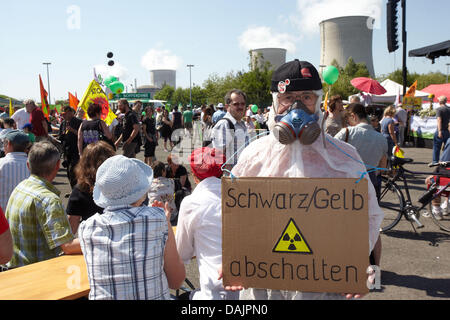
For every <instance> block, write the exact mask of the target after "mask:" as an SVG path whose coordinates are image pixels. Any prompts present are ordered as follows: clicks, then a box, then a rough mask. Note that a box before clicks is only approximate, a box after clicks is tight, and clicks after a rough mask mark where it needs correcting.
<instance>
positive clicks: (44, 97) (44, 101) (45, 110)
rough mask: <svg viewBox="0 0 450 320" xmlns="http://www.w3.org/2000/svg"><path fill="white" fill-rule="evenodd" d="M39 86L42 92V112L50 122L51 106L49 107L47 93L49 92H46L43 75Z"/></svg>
mask: <svg viewBox="0 0 450 320" xmlns="http://www.w3.org/2000/svg"><path fill="white" fill-rule="evenodd" d="M39 86H40V91H41V108H42V112H43V113H44V116H45V117H46V118H47V120H48V119H49V116H48V112H49V111H48V109H49V106H48V102H47V96H48V93H47V91H45V89H44V85H43V84H42V78H41V75H39Z"/></svg>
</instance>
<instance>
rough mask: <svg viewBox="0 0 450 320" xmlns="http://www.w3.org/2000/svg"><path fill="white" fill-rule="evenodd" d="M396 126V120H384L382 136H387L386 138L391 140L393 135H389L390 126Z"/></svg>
mask: <svg viewBox="0 0 450 320" xmlns="http://www.w3.org/2000/svg"><path fill="white" fill-rule="evenodd" d="M391 123H392V124H395V121H394V119H392V118H384V119H383V120H382V121H381V124H380V125H381V134H383V136H385V137H386V138H388V139H390V138H391V134H390V133H389V125H390V124H391Z"/></svg>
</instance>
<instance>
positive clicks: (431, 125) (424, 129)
mask: <svg viewBox="0 0 450 320" xmlns="http://www.w3.org/2000/svg"><path fill="white" fill-rule="evenodd" d="M410 129H411V135H412V136H413V137H417V138H423V139H433V138H434V133H435V132H436V130H437V118H436V117H425V118H421V117H419V116H412V117H411V121H410Z"/></svg>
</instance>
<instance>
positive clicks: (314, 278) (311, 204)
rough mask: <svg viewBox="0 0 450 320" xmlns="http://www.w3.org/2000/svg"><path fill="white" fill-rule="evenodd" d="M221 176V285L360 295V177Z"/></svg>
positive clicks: (363, 195)
mask: <svg viewBox="0 0 450 320" xmlns="http://www.w3.org/2000/svg"><path fill="white" fill-rule="evenodd" d="M355 182H356V179H305V178H238V179H233V180H231V179H230V178H222V223H223V224H222V237H223V238H222V240H223V242H222V246H223V257H222V259H223V261H222V263H223V274H224V278H223V283H224V285H242V286H244V287H246V288H265V289H278V290H297V291H302V292H334V293H367V292H368V288H367V284H366V283H367V273H366V270H367V267H368V266H369V220H368V195H367V194H368V189H367V188H368V187H367V180H366V179H363V180H362V181H361V182H359V183H355Z"/></svg>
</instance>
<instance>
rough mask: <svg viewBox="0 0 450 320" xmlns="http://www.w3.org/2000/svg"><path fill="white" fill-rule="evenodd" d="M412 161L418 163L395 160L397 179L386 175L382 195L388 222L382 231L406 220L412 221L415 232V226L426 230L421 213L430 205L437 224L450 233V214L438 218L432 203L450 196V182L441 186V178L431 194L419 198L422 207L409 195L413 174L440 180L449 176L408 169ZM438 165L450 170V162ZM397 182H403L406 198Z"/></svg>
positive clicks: (380, 202) (381, 199) (383, 224)
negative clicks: (410, 175) (437, 198)
mask: <svg viewBox="0 0 450 320" xmlns="http://www.w3.org/2000/svg"><path fill="white" fill-rule="evenodd" d="M412 162H414V160H413V159H410V158H397V157H395V156H393V157H392V158H391V167H392V168H396V169H395V170H394V175H393V177H392V176H391V177H390V176H382V188H381V193H380V199H379V205H380V207H381V208H382V210H383V212H384V219H383V222H382V224H381V227H380V232H386V231H388V230H391V229H392V228H394V227H395V226H396V225H397V224H398V223H399V222H400V220H401V218H402V217H404V218H405V219H406V220H407V221H409V222H410V223H411V225H412V227H413V229H414V231H415V232H417V230H416V228H415V227H414V225H416V226H417V228H418V229H421V228H423V227H424V225H423V224H422V223H421V222H420V221H419V218H420V211H421V210H423V209H424V208H425V207H426V206H427V205H428V206H429V212H430V216H431V217H432V220H433V222H434V223H435V224H436V225H437V226H438V227H439V228H440V229H441V230H443V231H446V232H450V215H446V216H443V217H442V218H441V217H437V216H436V215H435V214H434V213H433V211H432V204H431V202H432V200H433V199H435V198H436V197H438V196H440V195H445V196H448V195H449V194H450V181H449V182H448V183H447V184H446V185H439V180H440V179H436V180H438V181H436V182H435V183H433V184H432V185H431V186H430V187H429V188H428V191H427V192H426V193H425V194H424V195H422V196H421V197H420V198H419V199H418V202H419V203H420V206H414V205H413V204H412V201H411V194H410V192H409V187H408V183H407V181H406V180H407V179H406V176H405V173H410V174H413V175H427V176H430V175H432V176H438V177H444V176H446V174H445V173H436V172H433V173H432V172H417V171H411V170H408V169H405V168H404V167H403V166H404V165H405V164H408V163H412ZM438 165H439V166H441V167H443V168H446V167H450V161H449V162H440V163H438V164H435V165H433V166H438ZM449 173H450V171H449ZM442 180H446V179H442ZM397 181H403V188H404V192H405V194H406V198H405V195H404V193H403V192H402V190H401V189H400V187H399V186H398V185H397ZM447 181H448V179H447Z"/></svg>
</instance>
